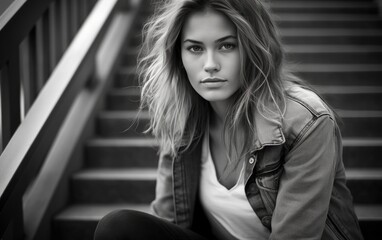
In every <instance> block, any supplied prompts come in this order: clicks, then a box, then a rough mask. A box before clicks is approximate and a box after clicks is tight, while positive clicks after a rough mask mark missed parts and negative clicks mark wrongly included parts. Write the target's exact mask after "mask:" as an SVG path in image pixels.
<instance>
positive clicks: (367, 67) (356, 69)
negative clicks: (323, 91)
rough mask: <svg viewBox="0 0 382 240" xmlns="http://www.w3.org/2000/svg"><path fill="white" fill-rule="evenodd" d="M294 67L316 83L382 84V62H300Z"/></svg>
mask: <svg viewBox="0 0 382 240" xmlns="http://www.w3.org/2000/svg"><path fill="white" fill-rule="evenodd" d="M292 68H294V69H295V70H296V73H297V74H298V75H299V76H301V77H302V78H303V79H305V80H306V81H308V82H310V83H311V84H314V85H352V86H358V85H369V86H373V85H377V86H381V85H382V64H299V65H296V66H294V67H292Z"/></svg>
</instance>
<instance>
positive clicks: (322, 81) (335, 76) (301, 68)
mask: <svg viewBox="0 0 382 240" xmlns="http://www.w3.org/2000/svg"><path fill="white" fill-rule="evenodd" d="M287 46H291V45H287ZM295 65H296V64H295ZM294 68H296V69H297V70H296V72H297V73H298V74H299V75H300V76H302V77H303V78H304V79H306V80H309V82H310V83H311V84H314V85H352V86H354V85H369V86H371V85H377V86H378V85H382V64H306V63H305V64H304V63H302V64H299V65H297V66H294ZM113 86H114V88H116V89H120V88H125V87H131V86H138V80H137V74H136V69H135V68H134V67H121V68H120V69H119V70H118V73H117V75H116V78H115V80H114V85H113Z"/></svg>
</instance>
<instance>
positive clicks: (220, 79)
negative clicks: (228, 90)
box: [200, 77, 227, 83]
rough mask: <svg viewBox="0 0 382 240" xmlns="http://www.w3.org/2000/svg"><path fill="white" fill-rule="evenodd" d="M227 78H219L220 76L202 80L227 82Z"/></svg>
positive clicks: (204, 81)
mask: <svg viewBox="0 0 382 240" xmlns="http://www.w3.org/2000/svg"><path fill="white" fill-rule="evenodd" d="M226 81H227V80H226V79H224V78H219V77H207V78H204V79H202V80H201V81H200V82H201V83H219V82H226Z"/></svg>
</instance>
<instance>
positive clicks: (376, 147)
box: [342, 138, 382, 169]
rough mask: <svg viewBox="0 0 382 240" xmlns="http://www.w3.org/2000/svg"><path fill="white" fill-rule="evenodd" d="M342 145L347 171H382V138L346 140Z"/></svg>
mask: <svg viewBox="0 0 382 240" xmlns="http://www.w3.org/2000/svg"><path fill="white" fill-rule="evenodd" d="M342 144H343V161H344V164H345V167H346V168H347V169H354V168H357V169H367V168H374V169H382V161H381V158H380V156H382V138H344V139H343V141H342Z"/></svg>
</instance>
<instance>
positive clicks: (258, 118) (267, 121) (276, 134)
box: [253, 111, 285, 151]
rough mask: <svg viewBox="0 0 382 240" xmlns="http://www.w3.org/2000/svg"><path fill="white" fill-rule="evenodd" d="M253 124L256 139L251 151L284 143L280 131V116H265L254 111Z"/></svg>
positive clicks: (282, 134)
mask: <svg viewBox="0 0 382 240" xmlns="http://www.w3.org/2000/svg"><path fill="white" fill-rule="evenodd" d="M255 126H256V134H257V139H256V141H255V147H254V150H253V151H258V150H260V149H262V148H263V147H264V146H270V145H281V144H283V143H285V137H284V133H283V132H282V119H281V116H280V117H278V118H275V117H272V118H266V117H265V116H263V115H262V114H260V113H259V112H258V111H256V112H255Z"/></svg>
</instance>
